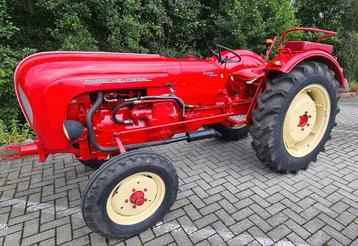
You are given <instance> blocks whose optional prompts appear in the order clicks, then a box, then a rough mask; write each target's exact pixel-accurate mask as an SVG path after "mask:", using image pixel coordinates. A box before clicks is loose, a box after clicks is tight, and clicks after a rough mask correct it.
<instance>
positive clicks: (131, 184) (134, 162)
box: [82, 151, 178, 238]
mask: <svg viewBox="0 0 358 246" xmlns="http://www.w3.org/2000/svg"><path fill="white" fill-rule="evenodd" d="M177 190H178V176H177V174H176V171H175V169H174V167H173V165H172V164H171V162H170V161H169V160H168V159H167V158H166V157H163V156H161V155H159V154H156V153H152V152H142V151H132V152H130V153H125V154H122V155H119V156H116V157H113V158H112V159H110V160H109V161H107V162H106V163H105V164H104V165H103V166H101V167H100V168H99V169H98V170H97V171H96V172H95V173H94V174H93V176H92V177H91V178H90V180H89V182H88V184H87V186H86V188H85V191H84V193H83V198H82V213H83V217H84V219H85V221H86V224H87V225H88V227H90V228H91V229H92V230H93V231H94V232H97V233H100V234H102V235H103V236H106V237H110V238H115V237H116V238H118V237H129V236H131V235H134V234H138V233H140V232H142V231H144V230H146V229H148V228H149V227H151V226H153V225H155V224H156V223H157V222H158V221H159V220H161V219H162V217H163V216H164V215H165V214H166V213H167V212H168V211H169V208H170V207H171V206H172V204H173V203H174V201H175V198H176V195H177Z"/></svg>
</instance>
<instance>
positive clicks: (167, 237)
mask: <svg viewBox="0 0 358 246" xmlns="http://www.w3.org/2000/svg"><path fill="white" fill-rule="evenodd" d="M173 241H174V239H173V237H172V235H171V234H170V233H167V234H164V235H162V236H160V237H157V238H155V239H154V240H152V241H150V242H148V243H145V244H144V245H146V246H158V245H166V244H169V243H171V242H173Z"/></svg>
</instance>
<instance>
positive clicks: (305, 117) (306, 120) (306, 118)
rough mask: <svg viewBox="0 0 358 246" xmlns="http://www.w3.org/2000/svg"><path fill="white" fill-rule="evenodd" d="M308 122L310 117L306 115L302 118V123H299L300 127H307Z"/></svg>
mask: <svg viewBox="0 0 358 246" xmlns="http://www.w3.org/2000/svg"><path fill="white" fill-rule="evenodd" d="M307 122H308V115H307V113H305V114H304V115H301V116H300V122H299V123H298V127H304V126H305V125H307Z"/></svg>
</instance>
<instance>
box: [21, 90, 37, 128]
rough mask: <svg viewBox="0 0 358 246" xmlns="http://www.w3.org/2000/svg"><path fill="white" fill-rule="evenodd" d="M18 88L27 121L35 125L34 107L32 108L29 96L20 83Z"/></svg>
mask: <svg viewBox="0 0 358 246" xmlns="http://www.w3.org/2000/svg"><path fill="white" fill-rule="evenodd" d="M18 89H19V97H20V98H19V99H20V101H21V102H20V104H22V107H21V108H22V111H23V113H24V115H25V117H26V119H27V121H28V122H29V124H30V125H33V123H34V117H33V114H32V108H31V105H30V102H29V100H28V99H27V97H26V95H25V93H24V91H23V90H22V88H21V86H20V85H19V86H18Z"/></svg>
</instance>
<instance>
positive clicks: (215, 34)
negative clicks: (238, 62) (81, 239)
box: [0, 0, 358, 124]
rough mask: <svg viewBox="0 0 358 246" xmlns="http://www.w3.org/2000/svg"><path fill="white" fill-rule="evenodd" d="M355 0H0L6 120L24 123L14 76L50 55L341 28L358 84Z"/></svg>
mask: <svg viewBox="0 0 358 246" xmlns="http://www.w3.org/2000/svg"><path fill="white" fill-rule="evenodd" d="M357 12H358V11H357V1H354V0H327V1H324V2H323V1H318V0H296V1H291V0H258V1H251V0H121V1H118V0H87V1H80V0H56V1H53V0H37V1H35V0H0V42H1V43H0V64H1V67H0V86H1V88H0V100H1V102H2V103H1V106H0V110H1V114H0V119H1V120H3V121H4V122H5V124H9V123H10V122H11V120H12V119H16V120H20V121H23V118H21V117H22V116H21V113H19V112H20V111H19V108H18V105H17V102H16V97H15V95H14V90H13V86H12V84H13V82H12V77H13V73H14V71H15V67H16V65H17V63H18V62H19V61H20V60H21V59H22V58H23V57H25V56H27V55H29V54H31V53H34V52H41V51H50V50H88V51H96V50H101V51H118V52H139V53H160V54H165V55H168V56H183V55H185V54H187V53H195V54H197V55H208V54H209V52H208V47H210V46H212V45H213V44H215V43H220V44H223V45H225V46H229V47H232V48H243V49H252V50H254V51H259V50H260V47H261V46H259V45H258V44H260V43H261V41H262V39H263V38H264V37H267V36H273V35H280V34H281V33H282V32H283V31H284V30H286V29H288V28H291V27H294V26H298V25H303V26H315V27H320V28H328V29H333V30H335V29H338V30H339V31H340V32H341V33H342V34H343V35H342V36H341V38H340V39H338V40H336V43H337V47H338V49H339V50H338V54H339V58H340V59H341V61H342V63H343V64H345V65H346V67H347V68H348V74H349V76H350V78H351V79H357V78H358V74H357V70H358V69H357V65H356V64H353V63H354V62H352V61H354V59H357V51H356V50H354V49H353V47H355V46H356V45H357V39H358V37H357V23H358V22H357V20H356V16H357V15H358V13H357Z"/></svg>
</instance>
